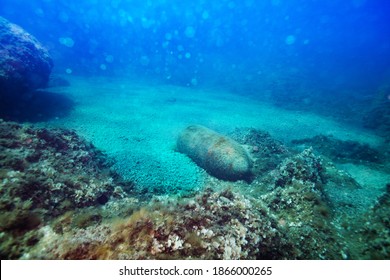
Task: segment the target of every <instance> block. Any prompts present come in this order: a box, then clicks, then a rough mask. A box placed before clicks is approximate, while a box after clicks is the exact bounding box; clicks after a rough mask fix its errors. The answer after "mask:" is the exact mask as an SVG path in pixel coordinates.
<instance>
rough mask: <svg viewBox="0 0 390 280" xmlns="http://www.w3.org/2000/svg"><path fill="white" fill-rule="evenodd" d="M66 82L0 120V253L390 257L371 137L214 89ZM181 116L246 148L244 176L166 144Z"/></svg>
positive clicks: (380, 165)
mask: <svg viewBox="0 0 390 280" xmlns="http://www.w3.org/2000/svg"><path fill="white" fill-rule="evenodd" d="M66 80H68V81H69V82H70V85H69V86H63V87H60V86H57V87H51V88H48V89H47V90H45V91H44V92H37V93H36V94H37V95H36V96H35V97H32V99H31V100H32V101H31V102H35V106H36V105H37V104H38V105H39V106H38V107H40V108H41V111H40V112H38V113H37V114H38V115H37V116H38V117H37V118H36V119H35V121H34V122H31V123H29V122H28V121H27V122H24V123H23V124H15V123H8V122H4V121H2V122H0V125H1V126H0V136H1V138H0V140H1V146H0V148H1V151H2V153H3V154H4V155H3V156H2V158H1V163H2V164H3V166H2V170H0V179H1V180H0V192H1V193H2V196H1V197H0V200H1V201H0V208H1V210H2V211H3V214H1V215H0V220H1V221H2V223H1V224H2V226H0V230H1V231H2V234H1V235H0V254H1V256H2V258H5V259H9V258H10V259H20V258H21V259H378V258H379V259H389V258H390V241H389V236H390V231H389V228H390V227H389V223H388V217H389V209H390V184H389V182H390V160H389V153H388V143H386V141H385V139H383V138H381V137H380V136H378V135H376V134H374V133H372V132H370V131H368V130H363V129H361V128H358V127H355V126H352V125H349V124H347V123H346V122H342V121H340V120H337V119H336V118H332V117H330V116H326V115H319V114H315V113H312V112H307V111H303V110H300V111H294V110H286V109H283V108H281V107H277V106H275V105H272V104H271V103H270V102H267V100H263V99H262V98H260V97H257V98H253V96H244V95H236V94H232V93H229V92H227V91H224V90H221V89H216V88H203V89H198V88H188V87H180V86H172V85H165V84H159V83H156V82H149V81H141V80H133V79H129V78H122V79H121V78H103V77H76V76H69V77H66ZM34 98H35V99H34ZM66 104H68V105H66ZM70 104H72V105H70ZM26 106H27V107H28V105H26ZM37 120H39V121H37ZM191 124H199V125H203V126H206V127H208V128H210V129H212V130H215V131H217V132H219V133H221V134H224V135H227V136H230V137H231V138H233V139H234V140H236V141H237V142H238V143H240V144H241V145H243V146H244V147H245V149H247V151H248V153H249V154H250V156H251V157H252V158H253V160H254V167H253V170H254V171H253V172H254V174H255V176H254V178H252V180H250V181H236V182H230V181H223V180H218V179H216V178H214V177H212V176H211V175H209V174H208V173H207V172H206V171H205V170H203V169H202V168H200V167H199V166H197V165H196V164H195V163H194V162H193V161H192V160H191V159H189V158H188V157H187V156H186V155H184V154H181V153H179V152H178V151H176V141H177V137H178V135H179V133H180V132H181V131H182V130H183V129H185V128H186V127H187V126H188V125H191ZM29 125H33V128H29ZM87 143H92V145H93V146H91V145H90V144H87ZM95 147H96V148H95ZM101 152H103V153H104V154H101ZM107 161H108V162H109V164H107ZM107 168H108V169H109V170H107Z"/></svg>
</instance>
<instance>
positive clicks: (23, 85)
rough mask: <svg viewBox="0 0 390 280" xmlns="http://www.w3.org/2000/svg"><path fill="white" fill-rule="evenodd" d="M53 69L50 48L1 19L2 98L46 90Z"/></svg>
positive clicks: (0, 68)
mask: <svg viewBox="0 0 390 280" xmlns="http://www.w3.org/2000/svg"><path fill="white" fill-rule="evenodd" d="M52 68H53V61H52V59H51V57H50V55H49V53H48V51H47V49H46V48H44V47H43V46H42V44H41V43H40V42H38V40H37V39H36V38H35V37H33V36H32V35H30V34H29V33H27V32H26V31H25V30H23V29H22V28H21V27H20V26H18V25H16V24H13V23H10V22H9V21H8V20H6V19H5V18H2V17H0V96H5V95H7V96H15V95H19V94H22V93H25V92H29V91H33V90H35V89H37V88H41V87H44V86H45V85H46V84H47V82H48V80H49V75H50V72H51V70H52Z"/></svg>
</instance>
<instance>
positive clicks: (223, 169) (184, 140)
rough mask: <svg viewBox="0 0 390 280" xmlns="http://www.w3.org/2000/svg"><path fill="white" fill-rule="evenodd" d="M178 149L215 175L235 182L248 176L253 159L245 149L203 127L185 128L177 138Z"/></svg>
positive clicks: (192, 126)
mask: <svg viewBox="0 0 390 280" xmlns="http://www.w3.org/2000/svg"><path fill="white" fill-rule="evenodd" d="M177 150H178V151H179V152H181V153H183V154H186V155H187V156H188V157H190V158H191V159H192V160H193V161H194V162H195V163H196V164H197V165H199V166H200V167H202V168H203V169H205V170H206V171H207V172H208V173H209V174H210V175H213V176H215V177H217V178H220V179H223V180H231V181H237V180H246V179H248V178H249V177H250V175H251V168H252V160H251V159H250V157H249V156H248V154H247V153H246V151H245V149H244V148H243V147H242V146H241V145H240V144H238V143H237V142H236V141H234V140H233V139H230V138H229V137H226V136H223V135H221V134H218V133H217V132H215V131H212V130H210V129H208V128H206V127H204V126H200V125H191V126H189V127H187V128H186V129H185V130H184V131H183V132H182V133H181V134H180V136H179V138H178V140H177Z"/></svg>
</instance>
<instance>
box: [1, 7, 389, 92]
mask: <svg viewBox="0 0 390 280" xmlns="http://www.w3.org/2000/svg"><path fill="white" fill-rule="evenodd" d="M389 12H390V3H389V2H388V1H385V0H373V1H366V0H347V1H345V0H339V1H337V0H330V1H315V0H309V1H307V0H289V1H287V0H284V1H283V0H263V1H254V0H246V1H235V0H228V1H225V0H222V1H188V0H184V1H183V0H171V1H161V0H160V1H158V0H157V1H144V0H135V1H121V0H113V1H97V0H90V1H88V0H84V1H75V0H59V1H54V0H53V1H50V0H31V1H24V0H2V1H1V3H0V15H1V16H4V17H5V18H8V19H9V20H10V21H12V22H14V23H16V24H19V25H21V26H22V27H24V28H25V29H26V30H27V31H29V32H30V33H32V34H33V35H35V36H36V37H37V38H38V39H39V40H40V41H41V42H43V43H44V44H45V45H46V46H47V47H48V48H49V49H50V51H51V53H52V55H53V57H54V60H55V69H54V71H55V72H57V73H72V74H78V75H118V74H123V73H137V74H138V75H141V76H147V77H152V78H153V79H160V80H163V81H168V82H169V83H174V84H180V85H188V86H201V85H204V84H209V83H213V82H214V83H216V82H218V83H220V84H229V80H228V79H227V78H225V79H224V77H229V78H230V83H244V82H245V83H249V84H250V85H251V86H252V87H254V88H255V87H256V83H257V82H258V80H259V79H261V78H262V76H263V75H264V72H268V73H269V72H273V71H279V72H280V71H281V69H282V70H283V71H293V72H298V73H304V74H305V75H308V77H309V78H310V80H313V81H316V82H317V83H320V84H321V85H323V86H324V87H332V86H334V85H335V83H336V84H337V86H344V85H347V86H349V87H357V88H359V87H372V86H375V85H378V84H379V83H381V82H383V80H384V79H388V78H389V65H390V17H389ZM231 77H234V79H232V78H231ZM228 86H230V87H231V85H228ZM258 94H261V93H258Z"/></svg>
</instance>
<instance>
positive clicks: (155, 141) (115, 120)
mask: <svg viewBox="0 0 390 280" xmlns="http://www.w3.org/2000/svg"><path fill="white" fill-rule="evenodd" d="M67 79H68V80H70V83H71V86H70V87H64V88H51V91H53V92H56V93H60V94H62V95H64V96H66V97H69V98H70V99H71V100H74V101H75V102H76V105H75V107H74V110H73V111H72V112H71V113H70V115H68V116H67V117H61V118H54V119H53V120H50V121H49V122H43V123H40V125H42V126H49V127H61V128H68V129H73V130H75V131H76V132H77V133H78V134H80V135H82V136H83V137H85V138H86V139H87V140H89V141H91V142H92V143H93V144H94V145H96V147H97V148H99V149H101V150H103V151H105V152H106V153H107V154H108V155H110V156H112V157H113V158H114V159H115V161H116V162H117V163H116V164H115V170H116V171H117V172H118V173H119V174H121V175H122V176H123V177H124V178H126V179H128V180H132V181H134V182H136V183H137V184H138V185H140V186H145V187H148V188H163V189H164V190H163V192H165V189H166V190H167V191H168V192H172V191H173V192H175V191H177V190H182V189H194V188H195V189H196V188H199V187H201V186H202V185H203V184H204V182H205V176H207V174H205V173H204V172H203V171H202V170H201V169H200V168H199V167H198V166H196V165H195V164H194V163H193V162H192V161H191V160H189V159H188V158H187V157H186V156H184V155H182V154H180V153H178V152H176V151H175V145H176V139H177V136H178V134H179V133H180V131H181V130H183V129H184V128H185V127H186V126H188V125H191V124H201V125H204V126H206V127H209V128H211V129H213V130H215V131H218V132H219V133H222V134H229V133H231V132H232V131H234V129H235V128H248V127H249V128H255V129H260V130H263V131H267V132H269V133H270V134H271V136H272V137H273V138H275V139H278V140H280V141H282V142H283V143H285V144H287V145H289V144H290V142H291V141H292V140H296V139H304V138H310V137H314V136H316V135H331V136H333V137H335V138H336V139H340V140H343V141H349V140H350V141H357V142H359V143H361V144H368V145H370V146H372V147H378V148H381V147H386V144H385V143H384V139H382V138H380V137H379V136H376V135H375V134H373V133H371V132H370V131H367V130H362V129H359V128H356V127H352V126H350V125H347V124H345V123H341V122H337V121H335V120H333V119H332V118H330V117H329V118H327V117H324V116H320V115H316V114H314V113H310V112H303V111H299V112H297V111H291V110H284V109H282V108H279V107H275V106H272V105H271V104H270V103H269V102H262V101H259V100H255V99H253V98H249V97H248V98H246V97H244V96H238V95H234V94H231V93H229V92H224V91H222V90H216V89H201V90H200V89H196V88H186V87H179V86H170V85H160V84H149V83H147V82H144V83H141V82H139V81H131V80H130V81H129V80H128V79H126V78H123V79H119V78H118V79H112V78H111V79H110V78H102V77H91V78H85V77H71V78H69V77H67ZM339 168H340V169H342V170H345V171H346V172H348V173H350V174H351V175H352V176H353V177H354V178H355V179H356V180H357V181H358V182H359V183H360V184H361V185H362V186H364V187H367V188H371V189H373V190H378V189H382V190H383V189H384V186H385V185H386V183H388V182H390V174H389V173H387V172H380V171H377V170H376V169H374V170H371V169H370V167H369V166H366V165H356V164H348V163H345V164H340V165H339ZM173 175H174V176H173Z"/></svg>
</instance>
